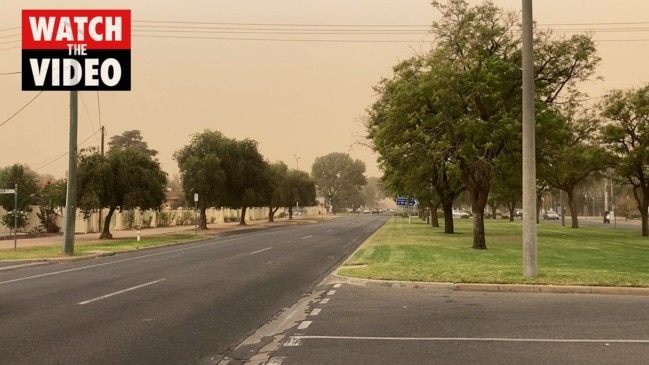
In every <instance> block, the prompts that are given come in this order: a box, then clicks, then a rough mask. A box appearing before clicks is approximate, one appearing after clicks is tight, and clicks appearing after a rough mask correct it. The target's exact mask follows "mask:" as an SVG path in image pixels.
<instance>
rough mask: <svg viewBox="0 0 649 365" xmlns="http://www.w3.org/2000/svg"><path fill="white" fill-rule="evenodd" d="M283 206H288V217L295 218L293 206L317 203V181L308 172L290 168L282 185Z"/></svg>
mask: <svg viewBox="0 0 649 365" xmlns="http://www.w3.org/2000/svg"><path fill="white" fill-rule="evenodd" d="M281 202H282V206H284V207H288V219H293V207H296V206H299V207H306V206H311V205H315V204H316V201H315V182H314V181H313V179H312V178H311V177H310V176H309V174H308V173H306V172H304V171H301V170H290V171H289V172H288V174H287V175H286V178H285V179H284V181H283V184H282V186H281Z"/></svg>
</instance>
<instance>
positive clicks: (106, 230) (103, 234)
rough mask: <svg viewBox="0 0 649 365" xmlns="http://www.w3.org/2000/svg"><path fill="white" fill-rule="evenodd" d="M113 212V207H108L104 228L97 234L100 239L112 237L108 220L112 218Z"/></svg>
mask: <svg viewBox="0 0 649 365" xmlns="http://www.w3.org/2000/svg"><path fill="white" fill-rule="evenodd" d="M113 213H115V207H110V208H109V209H108V214H106V219H104V228H103V230H102V231H101V234H100V235H99V239H100V240H104V239H111V238H113V235H112V234H110V220H111V219H112V218H113Z"/></svg>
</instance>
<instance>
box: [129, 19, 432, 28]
mask: <svg viewBox="0 0 649 365" xmlns="http://www.w3.org/2000/svg"><path fill="white" fill-rule="evenodd" d="M132 23H133V24H137V23H145V24H150V23H161V24H204V25H233V26H264V27H430V24H314V23H311V24H308V23H239V22H194V21H173V20H133V22H132Z"/></svg>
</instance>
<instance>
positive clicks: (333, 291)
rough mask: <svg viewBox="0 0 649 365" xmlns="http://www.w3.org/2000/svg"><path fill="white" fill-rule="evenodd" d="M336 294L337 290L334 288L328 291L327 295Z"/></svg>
mask: <svg viewBox="0 0 649 365" xmlns="http://www.w3.org/2000/svg"><path fill="white" fill-rule="evenodd" d="M334 294H336V291H335V290H333V289H332V290H329V291H328V292H327V295H334Z"/></svg>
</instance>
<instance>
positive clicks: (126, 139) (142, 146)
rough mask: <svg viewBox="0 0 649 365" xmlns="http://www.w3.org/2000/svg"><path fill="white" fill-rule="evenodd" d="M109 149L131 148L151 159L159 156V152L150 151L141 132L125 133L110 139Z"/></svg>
mask: <svg viewBox="0 0 649 365" xmlns="http://www.w3.org/2000/svg"><path fill="white" fill-rule="evenodd" d="M108 147H110V149H111V150H115V149H124V148H129V149H133V150H137V151H140V152H142V153H145V154H147V155H149V156H151V157H155V156H157V155H158V151H156V150H152V149H149V145H148V144H147V143H146V142H145V141H144V137H142V135H141V134H140V131H139V130H136V129H134V130H132V131H125V132H123V133H122V134H121V135H117V136H112V137H110V141H108Z"/></svg>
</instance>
